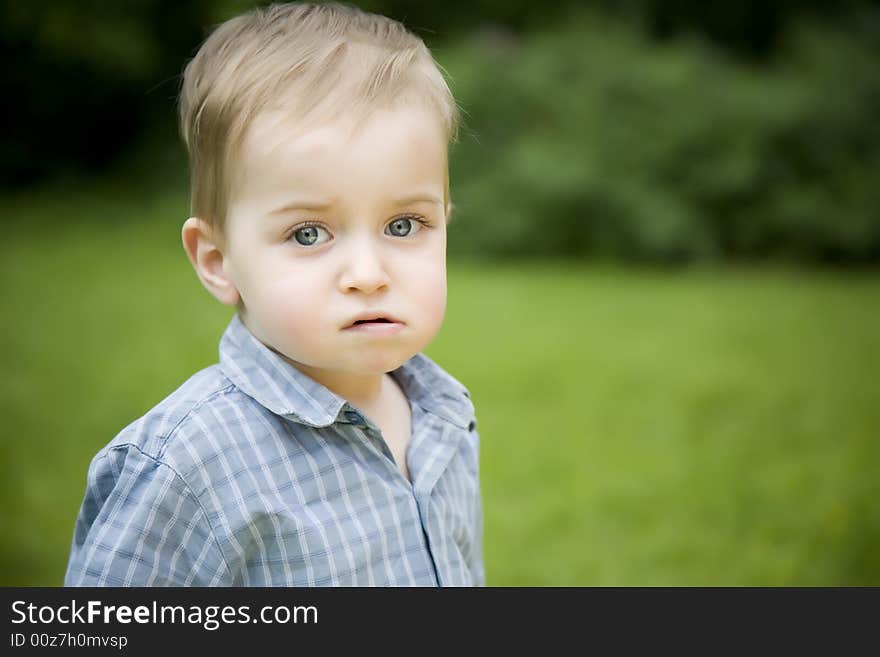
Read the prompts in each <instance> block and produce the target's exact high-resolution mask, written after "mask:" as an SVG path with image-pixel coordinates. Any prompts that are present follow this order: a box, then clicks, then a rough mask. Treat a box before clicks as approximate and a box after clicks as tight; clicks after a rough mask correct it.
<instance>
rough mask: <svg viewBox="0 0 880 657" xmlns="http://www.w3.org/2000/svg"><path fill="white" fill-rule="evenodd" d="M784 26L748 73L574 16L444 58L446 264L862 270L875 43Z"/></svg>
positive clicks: (869, 254) (870, 239)
mask: <svg viewBox="0 0 880 657" xmlns="http://www.w3.org/2000/svg"><path fill="white" fill-rule="evenodd" d="M859 27H860V26H858V25H855V26H852V27H851V29H849V30H846V31H845V30H843V29H835V28H831V27H827V26H826V27H819V26H817V25H816V24H809V23H805V24H801V25H798V26H797V27H796V29H793V30H792V31H791V32H790V33H789V34H787V35H786V37H785V40H784V42H783V44H782V47H781V48H780V49H779V51H778V53H777V55H776V56H775V57H774V58H773V59H772V61H770V62H768V63H766V64H765V65H763V66H761V67H756V66H752V65H749V64H747V63H745V62H744V61H743V60H741V59H736V58H732V57H729V56H726V55H725V54H724V52H722V51H721V50H719V49H718V48H715V47H713V46H712V45H711V44H709V43H707V42H705V41H701V40H698V39H695V38H691V39H687V40H685V39H680V40H675V41H668V42H666V43H665V44H663V45H657V44H655V43H652V42H650V41H648V40H646V39H644V38H642V37H640V35H639V34H638V33H637V32H636V31H635V30H633V29H632V28H631V27H630V26H629V25H626V24H624V23H622V22H619V21H610V20H607V19H603V18H600V17H599V16H598V15H592V14H583V13H578V14H575V15H573V16H572V17H571V18H570V20H568V21H566V22H565V24H564V25H560V26H559V27H556V28H554V29H553V30H552V31H549V30H548V31H542V32H539V33H535V34H531V35H528V36H526V37H524V38H518V37H516V36H514V35H513V34H511V33H509V32H499V31H495V32H483V33H480V34H477V35H474V36H473V37H472V38H471V39H469V40H468V41H467V42H466V43H464V44H463V45H461V46H460V47H456V48H453V49H450V50H449V51H444V53H443V55H444V56H443V58H442V61H443V62H444V63H445V65H446V68H447V69H448V70H449V72H450V74H451V77H452V79H453V81H454V88H455V91H456V93H457V95H458V98H459V101H460V102H461V104H462V105H463V107H464V108H465V109H466V111H467V113H468V116H467V124H468V125H467V128H466V130H465V131H464V132H463V133H462V138H461V143H460V144H459V145H458V147H457V149H456V150H455V151H454V155H455V159H454V161H453V198H454V201H455V203H456V211H457V219H456V220H455V221H454V223H453V226H451V228H450V230H456V231H460V232H462V233H466V236H467V237H466V239H464V235H462V238H458V239H456V240H455V244H456V245H457V247H458V249H459V250H460V251H462V252H467V253H473V254H478V253H479V254H487V253H488V254H494V255H504V256H507V255H509V256H538V257H546V256H552V255H558V254H567V255H580V254H586V253H589V254H594V255H607V256H613V257H624V258H637V259H650V260H690V259H714V258H722V257H744V258H745V257H748V258H752V257H767V256H783V257H791V258H797V259H803V260H810V261H839V260H846V259H850V260H862V261H867V260H877V259H878V257H880V186H878V185H877V184H876V180H877V171H878V170H880V73H878V67H877V62H878V61H880V39H878V35H880V31H878V30H877V25H875V26H874V27H873V29H868V28H862V29H852V28H859Z"/></svg>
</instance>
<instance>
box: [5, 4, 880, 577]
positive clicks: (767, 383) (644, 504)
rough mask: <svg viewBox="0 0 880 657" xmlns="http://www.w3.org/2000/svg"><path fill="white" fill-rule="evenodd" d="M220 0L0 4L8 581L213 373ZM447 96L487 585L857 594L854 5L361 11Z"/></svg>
mask: <svg viewBox="0 0 880 657" xmlns="http://www.w3.org/2000/svg"><path fill="white" fill-rule="evenodd" d="M253 4H254V3H245V2H237V1H233V0H184V1H176V0H175V1H173V2H172V1H171V0H129V1H126V2H102V1H98V0H80V1H78V2H73V1H72V0H71V1H69V2H68V1H63V0H59V1H56V2H50V3H21V2H15V1H13V0H0V55H2V59H3V61H4V62H5V66H4V72H3V74H2V85H3V90H2V91H3V94H2V95H3V98H5V99H6V100H5V101H4V102H3V104H2V109H0V112H2V113H3V121H2V126H3V128H2V130H3V132H2V136H0V222H2V226H3V227H4V229H5V230H6V233H5V238H4V239H3V240H2V241H0V311H2V313H3V317H5V320H4V321H3V322H2V325H0V360H2V370H0V371H2V375H3V376H2V378H0V416H2V418H3V422H2V423H0V463H2V466H3V476H2V478H0V526H2V530H3V531H2V536H0V584H2V585H25V586H31V585H48V586H55V585H60V584H61V582H62V579H63V575H64V570H65V567H66V563H67V555H68V550H69V546H70V541H71V538H72V533H73V526H74V520H75V517H76V513H77V510H78V508H79V505H80V503H81V501H82V495H83V492H84V490H85V475H86V470H87V467H88V464H89V461H90V460H91V458H92V456H93V455H94V453H95V452H96V451H97V450H98V449H100V448H101V447H102V446H103V445H104V444H105V443H106V442H108V441H109V440H110V439H111V438H112V437H113V436H114V435H115V434H116V433H117V432H118V431H119V430H120V429H122V428H123V427H124V426H125V425H126V424H128V423H129V422H131V421H132V420H134V419H135V418H137V417H138V416H139V415H141V414H143V413H144V412H146V411H147V410H148V409H149V408H151V407H152V406H153V405H155V404H156V403H157V402H158V401H160V400H161V399H162V398H163V397H165V396H166V395H167V394H169V393H170V392H171V391H172V390H174V388H176V387H177V386H178V385H179V384H180V383H182V382H183V381H184V380H185V379H186V378H187V377H188V376H190V375H191V374H192V373H193V372H195V371H196V370H198V369H201V368H203V367H207V366H208V365H210V364H212V363H214V362H216V359H217V341H218V340H219V337H220V335H221V333H222V331H223V329H224V328H225V326H226V323H227V322H228V320H229V318H230V317H231V311H230V310H229V309H228V308H225V307H222V306H220V305H219V304H218V303H217V302H216V301H214V300H213V299H212V298H211V297H210V296H209V295H208V293H207V292H205V291H204V290H203V289H202V288H201V286H200V284H199V283H198V280H197V279H196V277H195V275H194V274H193V273H192V271H191V268H190V266H189V264H188V262H187V260H186V257H185V255H184V253H183V250H182V248H181V246H180V237H179V231H180V226H181V223H182V222H183V220H184V219H185V218H186V217H187V213H188V203H189V202H188V188H187V185H188V182H187V170H186V158H185V151H184V149H183V146H182V144H181V142H180V140H179V138H178V137H177V133H176V123H175V121H176V114H175V98H176V94H177V89H178V84H179V75H180V72H181V70H182V68H183V66H184V64H185V63H186V61H187V59H188V58H190V57H192V56H193V55H194V53H195V51H196V49H197V48H198V45H199V44H200V42H201V41H202V40H203V39H204V37H205V36H206V35H207V33H208V31H209V29H210V28H211V26H212V25H215V24H217V23H219V22H221V21H223V20H225V19H226V18H229V17H231V16H232V15H235V14H237V13H240V12H241V11H243V10H246V9H248V8H250V7H251V6H253ZM354 4H357V5H358V6H360V7H362V8H364V9H367V10H371V11H377V12H380V13H384V14H386V15H389V16H392V17H394V18H396V19H398V20H401V21H403V22H404V23H405V24H406V25H407V26H408V27H409V28H410V29H411V30H413V31H414V32H416V33H417V34H419V35H420V36H421V37H422V38H423V39H424V40H425V41H426V43H427V44H428V45H429V47H431V49H432V50H433V52H434V54H435V57H436V59H437V60H438V61H439V63H440V64H441V65H442V66H443V68H444V69H445V70H446V72H447V73H448V75H449V79H450V84H451V87H452V90H453V92H454V93H455V95H456V97H457V100H458V102H459V103H460V105H461V106H462V108H463V109H464V110H465V116H464V121H465V122H464V126H463V128H462V132H461V136H460V139H459V141H458V143H456V144H455V145H454V146H453V149H452V155H451V157H452V159H451V185H452V196H453V200H454V202H455V204H456V213H455V215H454V218H453V221H452V223H451V225H450V228H449V258H450V263H449V286H450V288H449V304H448V311H447V320H446V323H445V325H444V328H443V331H442V332H441V334H440V336H439V337H438V338H437V340H436V341H435V342H434V343H433V344H432V345H431V346H430V348H429V349H428V351H427V353H428V355H429V356H431V357H432V358H434V359H435V360H437V361H438V362H439V363H440V364H441V365H443V366H444V367H445V368H446V369H447V370H448V371H449V372H451V373H452V374H453V375H454V376H455V377H456V378H458V379H459V380H461V381H462V382H463V383H465V385H467V386H468V387H469V388H470V390H471V393H472V397H473V399H474V402H475V405H476V408H477V416H478V420H479V430H480V436H481V476H482V486H483V503H484V507H485V559H486V568H487V575H488V583H489V584H490V585H495V586H506V585H530V586H539V585H563V586H565V585H623V586H627V585H649V586H653V585H753V586H764V585H878V584H880V505H878V503H877V500H878V499H880V478H878V476H877V470H878V466H880V391H878V386H877V376H878V374H880V267H878V265H880V179H878V170H880V66H878V64H880V2H877V1H870V0H851V1H843V2H833V3H830V2H819V1H818V0H800V1H798V0H780V1H778V2H769V3H768V2H758V1H756V0H739V1H733V0H721V1H719V2H713V3H704V2H696V1H693V2H692V1H688V0H667V1H666V2H660V1H659V0H623V1H619V2H611V1H608V0H606V1H600V0H594V1H592V2H557V3H534V2H525V1H518V0H514V1H508V2H497V1H494V0H469V1H467V2H465V1H464V0H447V1H445V2H442V3H440V2H427V3H426V2H404V1H379V0H377V1H374V2H366V1H363V2H355V3H354Z"/></svg>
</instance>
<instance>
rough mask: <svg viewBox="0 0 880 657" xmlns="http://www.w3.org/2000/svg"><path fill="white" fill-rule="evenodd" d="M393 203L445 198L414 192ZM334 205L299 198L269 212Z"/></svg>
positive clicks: (275, 212) (439, 202)
mask: <svg viewBox="0 0 880 657" xmlns="http://www.w3.org/2000/svg"><path fill="white" fill-rule="evenodd" d="M392 203H393V204H394V205H396V206H398V207H400V206H404V205H412V204H414V203H430V204H431V205H437V204H440V205H443V200H442V199H440V198H438V197H437V196H434V195H433V194H412V195H410V196H402V197H400V198H396V199H393V200H392ZM330 207H333V201H332V200H312V199H308V200H298V201H293V202H291V203H287V204H285V205H283V206H281V207H280V208H277V209H275V210H272V211H271V212H270V213H269V214H284V213H285V212H291V211H293V210H326V209H327V208H330Z"/></svg>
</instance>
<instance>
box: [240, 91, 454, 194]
mask: <svg viewBox="0 0 880 657" xmlns="http://www.w3.org/2000/svg"><path fill="white" fill-rule="evenodd" d="M446 157H447V153H446V138H445V134H444V131H443V129H442V125H441V123H440V121H439V119H438V117H437V116H436V114H435V113H434V112H432V111H430V110H429V109H426V108H421V107H412V106H399V107H395V108H383V109H376V110H374V111H373V112H372V113H371V114H370V115H369V116H368V117H367V118H366V119H364V120H363V121H357V120H356V119H355V118H353V117H346V116H343V117H342V118H340V119H337V120H334V121H332V122H329V123H318V124H316V125H311V126H306V127H299V128H298V127H297V125H296V124H295V122H294V121H293V120H292V119H291V118H290V117H289V116H287V115H285V114H284V113H283V112H281V111H271V112H265V113H263V114H261V115H259V116H257V117H256V118H255V120H254V122H253V124H252V125H251V127H250V129H249V130H248V132H247V134H246V135H245V138H244V141H243V143H242V148H241V150H240V156H239V158H238V162H237V163H236V168H237V169H238V170H239V172H240V173H239V176H238V181H239V190H240V191H242V192H247V193H259V192H260V190H265V191H267V192H269V191H275V190H277V189H278V187H279V186H281V187H283V188H285V189H289V190H290V191H295V190H302V189H307V190H308V191H318V192H319V193H323V194H326V195H333V196H336V195H339V194H344V193H346V192H352V193H357V192H358V191H363V192H365V193H366V192H369V191H370V190H373V191H375V192H376V193H379V192H383V191H385V190H388V191H392V190H393V189H395V188H399V187H401V186H408V187H410V186H417V187H422V188H423V187H425V186H436V185H439V186H440V187H439V189H438V190H437V191H438V192H439V193H440V194H441V195H442V193H443V186H444V185H445V180H446V167H447V161H446Z"/></svg>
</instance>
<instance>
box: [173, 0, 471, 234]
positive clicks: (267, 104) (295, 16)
mask: <svg viewBox="0 0 880 657" xmlns="http://www.w3.org/2000/svg"><path fill="white" fill-rule="evenodd" d="M404 98H406V99H415V100H417V101H423V102H426V103H427V104H428V106H429V107H431V108H432V109H434V110H435V111H437V112H438V116H439V118H440V120H441V124H442V128H443V129H444V131H445V136H446V138H447V143H448V142H450V141H456V140H457V139H458V126H459V120H460V118H459V117H460V114H459V109H458V106H457V105H456V103H455V100H454V98H453V96H452V93H451V91H450V90H449V87H448V85H447V83H446V80H445V78H444V76H443V73H441V68H440V66H439V64H437V62H436V61H435V60H434V58H433V56H432V55H431V53H430V51H429V50H428V48H427V46H426V45H425V44H424V42H423V41H422V39H421V38H419V37H418V36H416V35H414V34H412V33H411V32H409V31H408V30H407V29H406V27H404V25H402V24H401V23H399V22H397V21H395V20H392V19H390V18H387V17H385V16H381V15H377V14H370V13H366V12H364V11H362V10H361V9H358V8H357V7H354V6H352V5H348V4H343V3H335V2H334V3H326V4H313V3H289V4H273V5H270V6H268V7H263V8H257V9H254V10H253V11H251V12H249V13H246V14H243V15H241V16H237V17H235V18H232V19H230V20H228V21H226V22H225V23H223V24H221V25H220V26H219V27H218V28H217V29H216V30H215V31H214V32H213V33H212V34H211V35H210V36H209V37H208V38H207V40H206V41H205V42H204V43H203V44H202V46H201V48H200V49H199V51H198V53H196V56H195V57H194V58H193V59H192V60H191V61H190V62H189V63H188V64H187V66H186V68H185V69H184V73H183V82H182V86H181V91H180V103H179V108H180V127H181V133H182V136H183V139H184V141H185V142H186V146H187V150H188V151H189V163H190V192H191V197H190V198H191V200H190V204H191V208H190V211H191V214H192V216H196V217H199V218H201V219H203V220H205V221H206V222H208V223H209V224H211V225H213V226H216V227H217V228H218V229H222V225H223V221H224V218H225V215H226V211H227V204H228V201H229V198H228V195H229V191H228V190H229V188H230V185H231V181H232V179H231V173H232V170H233V169H234V167H233V161H234V159H235V157H236V155H237V154H238V152H239V150H240V147H241V144H242V141H243V139H244V137H245V133H246V132H247V129H248V127H249V126H250V125H251V123H252V122H253V120H254V118H255V117H256V116H257V115H259V114H260V113H261V112H263V111H265V110H267V109H276V108H282V105H283V110H284V112H285V113H286V114H287V115H289V116H290V117H291V118H293V119H294V120H295V121H296V123H297V124H298V125H300V126H305V125H308V121H309V120H310V119H312V120H319V121H322V122H325V121H330V120H332V119H334V118H338V117H339V115H340V114H342V113H343V112H345V113H346V115H350V116H352V117H353V118H355V119H356V120H357V121H363V120H364V119H366V118H367V116H368V115H369V113H370V111H371V110H372V109H374V108H376V107H378V106H389V105H391V104H393V103H395V102H397V101H400V100H403V99H404ZM446 193H447V201H448V179H447V192H446Z"/></svg>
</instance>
